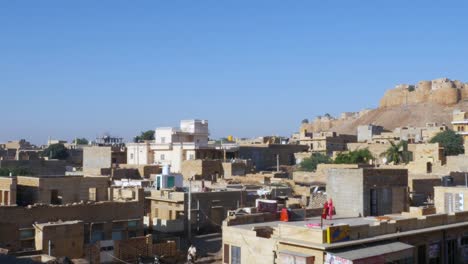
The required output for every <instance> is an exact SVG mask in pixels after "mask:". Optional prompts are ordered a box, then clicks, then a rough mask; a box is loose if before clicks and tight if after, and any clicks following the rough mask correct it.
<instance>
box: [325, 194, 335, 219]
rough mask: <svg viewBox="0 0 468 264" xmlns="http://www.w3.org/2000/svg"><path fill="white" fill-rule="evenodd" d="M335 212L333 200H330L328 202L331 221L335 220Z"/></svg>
mask: <svg viewBox="0 0 468 264" xmlns="http://www.w3.org/2000/svg"><path fill="white" fill-rule="evenodd" d="M334 211H335V207H334V206H333V200H332V199H331V198H330V200H328V212H327V213H328V216H329V217H330V220H332V219H333V213H334Z"/></svg>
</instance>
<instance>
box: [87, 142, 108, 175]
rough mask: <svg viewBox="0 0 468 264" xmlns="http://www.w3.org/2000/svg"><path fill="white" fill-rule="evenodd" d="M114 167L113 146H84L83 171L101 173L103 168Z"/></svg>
mask: <svg viewBox="0 0 468 264" xmlns="http://www.w3.org/2000/svg"><path fill="white" fill-rule="evenodd" d="M110 167H112V147H98V146H92V147H84V148H83V172H84V173H85V174H91V175H100V173H101V169H102V168H110Z"/></svg>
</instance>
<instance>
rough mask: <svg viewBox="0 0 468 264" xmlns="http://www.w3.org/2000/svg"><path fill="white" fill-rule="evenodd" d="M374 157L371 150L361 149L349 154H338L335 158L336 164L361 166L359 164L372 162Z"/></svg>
mask: <svg viewBox="0 0 468 264" xmlns="http://www.w3.org/2000/svg"><path fill="white" fill-rule="evenodd" d="M373 159H374V157H373V156H372V153H371V152H370V151H369V149H367V148H365V149H359V150H354V151H349V152H342V153H340V154H338V155H337V156H336V158H335V163H336V164H359V163H369V161H370V160H373Z"/></svg>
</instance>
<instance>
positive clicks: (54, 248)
mask: <svg viewBox="0 0 468 264" xmlns="http://www.w3.org/2000/svg"><path fill="white" fill-rule="evenodd" d="M34 227H35V233H36V236H35V244H36V250H41V251H42V254H48V253H49V241H50V243H51V248H50V252H51V256H54V257H57V258H60V257H69V258H81V257H82V256H83V255H84V252H83V246H84V238H85V237H84V236H85V234H84V225H83V222H81V221H68V222H62V223H60V222H59V223H45V224H36V225H35V226H34Z"/></svg>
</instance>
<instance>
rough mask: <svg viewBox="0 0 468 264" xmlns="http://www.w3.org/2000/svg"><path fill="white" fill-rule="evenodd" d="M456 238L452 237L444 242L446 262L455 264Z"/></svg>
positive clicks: (456, 254) (456, 253)
mask: <svg viewBox="0 0 468 264" xmlns="http://www.w3.org/2000/svg"><path fill="white" fill-rule="evenodd" d="M457 246H458V245H457V240H456V239H452V240H448V241H447V242H446V250H447V264H455V263H457V256H458V250H457V249H458V247H457Z"/></svg>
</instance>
